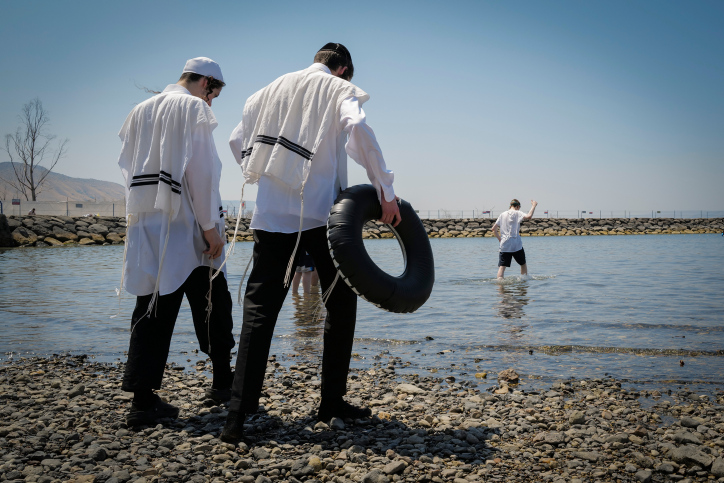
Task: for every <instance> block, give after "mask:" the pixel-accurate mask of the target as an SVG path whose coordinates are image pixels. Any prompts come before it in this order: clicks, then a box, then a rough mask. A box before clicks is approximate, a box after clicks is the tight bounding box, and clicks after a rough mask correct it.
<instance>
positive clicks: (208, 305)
mask: <svg viewBox="0 0 724 483" xmlns="http://www.w3.org/2000/svg"><path fill="white" fill-rule="evenodd" d="M244 186H246V181H244V184H242V185H241V198H240V199H239V214H238V215H237V217H236V228H234V236H233V237H232V239H231V242H230V243H229V247H228V248H227V249H226V256H225V257H224V261H223V262H221V265H220V266H219V268H218V269H217V270H216V273H214V261H213V260H212V258H211V255H209V291H208V292H206V338H207V339H208V341H209V355H211V312H212V310H213V304H212V303H211V291H212V290H213V288H214V279H215V278H216V277H218V276H219V274H220V273H221V269H223V268H224V265H226V262H227V261H228V260H229V257H230V256H231V254H232V253H233V251H234V245H236V235H237V233H239V223H240V222H241V207H242V206H243V204H244ZM194 216H196V213H194ZM202 236H203V235H202ZM224 237H226V232H224ZM245 274H246V272H245ZM243 280H244V278H243V277H242V281H243Z"/></svg>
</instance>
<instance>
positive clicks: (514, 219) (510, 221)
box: [493, 208, 526, 252]
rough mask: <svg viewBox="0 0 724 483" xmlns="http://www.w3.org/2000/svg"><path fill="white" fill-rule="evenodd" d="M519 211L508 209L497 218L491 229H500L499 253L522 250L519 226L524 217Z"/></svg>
mask: <svg viewBox="0 0 724 483" xmlns="http://www.w3.org/2000/svg"><path fill="white" fill-rule="evenodd" d="M525 215H526V214H525V213H523V212H522V211H520V210H514V209H512V208H511V209H509V210H508V211H504V212H502V213H501V214H500V216H498V219H497V220H496V221H495V224H494V225H493V227H495V226H498V227H499V228H500V251H501V252H517V251H518V250H521V249H522V248H523V240H522V239H521V238H520V224H521V222H522V221H523V218H524V217H525Z"/></svg>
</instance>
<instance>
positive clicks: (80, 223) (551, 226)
mask: <svg viewBox="0 0 724 483" xmlns="http://www.w3.org/2000/svg"><path fill="white" fill-rule="evenodd" d="M250 221H251V220H249V219H248V218H242V219H241V220H239V229H238V231H237V232H236V241H240V242H242V241H253V240H254V237H253V235H252V233H251V230H249V223H250ZM493 223H495V220H494V219H489V218H465V219H425V220H422V224H423V226H424V227H425V231H426V232H427V234H428V236H429V237H430V238H471V237H492V236H493V232H492V227H493ZM235 229H236V218H229V219H227V220H226V224H225V231H226V236H227V239H228V240H229V241H231V239H232V238H233V236H234V232H235ZM723 231H724V218H708V219H705V218H694V219H678V218H677V219H674V218H603V219H591V218H587V219H566V218H534V219H532V220H530V221H527V222H525V223H523V225H522V226H521V229H520V232H521V235H522V236H596V235H643V234H691V233H722V232H723ZM362 236H363V237H364V238H372V239H374V238H394V235H393V233H392V230H391V229H390V227H389V226H387V225H384V224H382V223H380V222H375V221H370V222H368V223H367V224H365V226H364V228H363V230H362ZM125 238H126V220H125V218H118V217H104V216H99V217H70V216H39V215H35V216H20V217H17V216H10V217H7V218H6V217H4V216H3V215H0V247H2V246H6V247H7V246H21V247H29V246H39V247H41V246H62V245H75V244H78V245H117V244H121V243H123V242H124V241H125Z"/></svg>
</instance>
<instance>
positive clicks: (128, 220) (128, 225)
mask: <svg viewBox="0 0 724 483" xmlns="http://www.w3.org/2000/svg"><path fill="white" fill-rule="evenodd" d="M132 220H133V215H131V214H127V215H126V239H125V240H123V265H122V266H121V286H120V287H116V295H117V296H118V312H116V315H111V317H110V318H111V319H115V318H116V317H118V316H119V315H121V298H123V279H124V276H125V275H126V255H127V254H128V230H129V228H131V224H132V223H133V222H132ZM132 331H133V329H131V332H132Z"/></svg>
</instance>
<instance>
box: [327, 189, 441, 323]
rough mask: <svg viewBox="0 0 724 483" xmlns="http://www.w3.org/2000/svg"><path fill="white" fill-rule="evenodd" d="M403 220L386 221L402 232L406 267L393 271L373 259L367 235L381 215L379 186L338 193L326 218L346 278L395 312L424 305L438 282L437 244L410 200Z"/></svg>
mask: <svg viewBox="0 0 724 483" xmlns="http://www.w3.org/2000/svg"><path fill="white" fill-rule="evenodd" d="M399 206H400V216H401V217H402V221H401V222H400V224H399V225H397V226H396V227H393V226H392V225H387V226H388V227H389V228H390V229H391V230H392V231H393V233H394V234H395V236H396V237H397V241H398V242H399V243H400V248H401V249H402V256H403V258H404V261H405V270H404V271H403V273H402V275H400V276H397V277H396V276H393V275H390V274H388V273H386V272H385V271H384V270H382V269H380V268H379V267H378V266H377V265H376V264H375V262H374V261H373V260H372V259H371V258H370V256H369V254H368V253H367V250H366V249H365V246H364V241H363V239H362V229H363V227H364V224H365V223H367V222H368V221H370V220H377V219H379V218H380V216H382V207H381V206H380V202H379V200H378V199H377V190H375V188H374V187H373V186H372V185H368V184H364V185H357V186H352V187H350V188H347V189H346V190H344V191H343V192H342V193H340V195H339V196H338V197H337V200H336V201H335V204H334V206H333V207H332V210H331V212H330V215H329V220H328V221H327V240H328V242H329V251H330V253H331V255H332V260H334V263H335V265H336V266H337V269H338V270H339V272H340V274H341V276H342V278H343V279H344V281H345V282H347V284H348V285H349V286H350V287H352V289H353V290H354V291H355V292H356V293H357V294H358V295H359V296H360V297H362V298H364V299H365V300H367V301H369V302H371V303H373V304H375V305H376V306H378V307H380V308H382V309H384V310H387V311H390V312H396V313H409V312H414V311H416V310H417V309H419V308H420V307H421V306H422V305H423V304H424V303H425V302H426V301H427V299H428V298H429V297H430V294H431V293H432V286H433V284H434V283H435V262H434V259H433V256H432V247H431V246H430V240H429V239H428V237H427V233H426V232H425V228H424V227H423V225H422V222H421V221H420V218H419V217H418V216H417V213H415V210H414V209H413V208H412V206H411V205H410V203H408V202H406V201H404V200H400V202H399Z"/></svg>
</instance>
